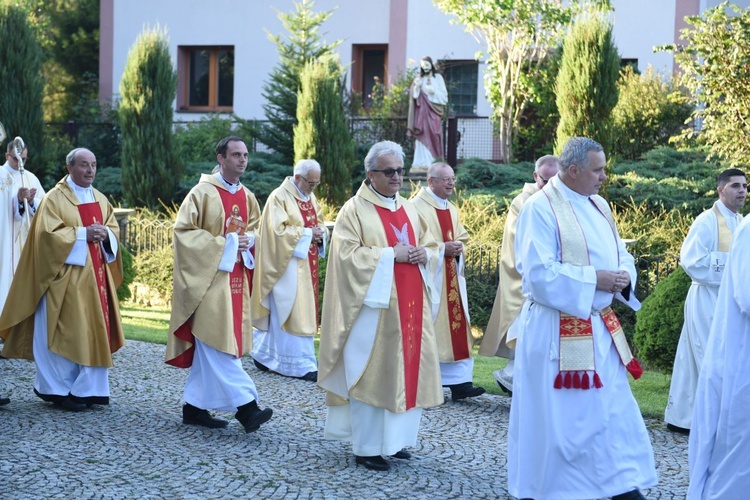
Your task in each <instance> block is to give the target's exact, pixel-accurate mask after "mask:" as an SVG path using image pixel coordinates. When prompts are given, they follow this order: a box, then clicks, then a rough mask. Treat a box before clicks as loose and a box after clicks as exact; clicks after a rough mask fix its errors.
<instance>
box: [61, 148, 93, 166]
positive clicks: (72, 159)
mask: <svg viewBox="0 0 750 500" xmlns="http://www.w3.org/2000/svg"><path fill="white" fill-rule="evenodd" d="M81 151H88V152H89V153H91V151H90V150H89V149H87V148H75V149H74V150H73V151H71V152H70V153H68V156H66V157H65V164H66V165H70V166H73V165H75V164H76V155H78V153H80V152H81Z"/></svg>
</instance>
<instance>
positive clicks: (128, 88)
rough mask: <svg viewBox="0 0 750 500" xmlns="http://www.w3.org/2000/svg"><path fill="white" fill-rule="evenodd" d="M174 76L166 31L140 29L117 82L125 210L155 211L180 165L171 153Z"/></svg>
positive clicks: (171, 192)
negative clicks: (127, 206)
mask: <svg viewBox="0 0 750 500" xmlns="http://www.w3.org/2000/svg"><path fill="white" fill-rule="evenodd" d="M176 92H177V73H176V72H175V70H174V68H173V66H172V58H171V56H170V55H169V43H168V42H167V34H166V31H162V30H161V29H159V28H158V27H157V28H155V29H149V28H146V29H144V31H143V32H142V33H141V35H140V36H139V37H138V39H137V40H136V42H135V44H134V45H133V48H132V49H130V53H129V54H128V61H127V63H126V65H125V71H124V73H123V75H122V80H120V96H121V98H122V100H121V101H120V106H119V108H118V115H119V118H120V126H121V128H122V186H123V195H124V196H125V201H126V203H127V204H128V205H130V206H138V205H146V206H148V207H150V208H158V207H159V206H160V204H159V201H160V200H161V201H164V202H167V201H169V200H171V199H172V197H173V195H174V191H175V188H176V186H177V182H178V179H179V173H180V170H181V168H180V167H181V165H180V164H179V161H178V159H177V157H176V156H175V155H174V154H173V153H172V121H173V119H172V116H173V111H172V103H173V101H174V99H175V96H176Z"/></svg>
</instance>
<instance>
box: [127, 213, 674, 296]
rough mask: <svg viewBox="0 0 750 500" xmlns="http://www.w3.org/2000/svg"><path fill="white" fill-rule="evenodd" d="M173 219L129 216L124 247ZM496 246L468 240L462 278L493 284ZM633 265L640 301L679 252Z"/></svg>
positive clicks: (162, 243)
mask: <svg viewBox="0 0 750 500" xmlns="http://www.w3.org/2000/svg"><path fill="white" fill-rule="evenodd" d="M173 231H174V222H173V221H171V220H165V219H147V218H143V217H138V216H131V217H130V218H129V219H128V220H127V230H126V231H125V234H126V240H125V242H124V244H125V246H126V247H127V249H128V250H129V251H130V252H131V253H133V254H137V253H139V252H144V251H158V250H165V249H168V248H171V247H172V233H173ZM500 250H501V248H500V245H495V244H487V243H485V244H477V243H470V244H469V245H467V247H466V278H467V281H468V282H469V283H472V282H481V283H484V284H487V285H492V286H497V284H498V282H499V277H500V259H501V252H500ZM634 258H635V267H636V270H637V271H638V280H637V283H636V296H637V297H638V298H639V299H640V300H643V299H645V298H646V297H648V296H649V295H650V294H651V293H652V292H653V290H654V287H656V285H657V284H658V283H659V281H661V280H662V279H664V278H666V277H667V276H668V275H669V273H671V272H672V271H674V269H675V268H676V267H677V266H678V265H679V262H680V257H679V255H675V254H671V253H667V254H663V255H653V254H643V255H636V256H634Z"/></svg>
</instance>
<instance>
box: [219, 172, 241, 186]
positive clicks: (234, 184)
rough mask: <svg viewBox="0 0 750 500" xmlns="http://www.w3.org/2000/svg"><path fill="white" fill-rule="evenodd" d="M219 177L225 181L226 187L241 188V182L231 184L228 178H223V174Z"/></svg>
mask: <svg viewBox="0 0 750 500" xmlns="http://www.w3.org/2000/svg"><path fill="white" fill-rule="evenodd" d="M219 177H221V180H223V181H224V183H225V184H226V185H228V186H239V185H240V181H237V182H229V181H228V180H227V178H226V177H224V176H223V175H221V174H219Z"/></svg>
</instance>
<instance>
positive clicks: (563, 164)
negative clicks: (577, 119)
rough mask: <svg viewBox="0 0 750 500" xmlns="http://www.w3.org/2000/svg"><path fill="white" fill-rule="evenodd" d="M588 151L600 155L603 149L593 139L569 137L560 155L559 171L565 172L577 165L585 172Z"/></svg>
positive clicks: (587, 162)
mask: <svg viewBox="0 0 750 500" xmlns="http://www.w3.org/2000/svg"><path fill="white" fill-rule="evenodd" d="M589 151H593V152H594V153H601V152H602V151H604V148H603V147H602V145H601V144H599V143H598V142H596V141H595V140H594V139H589V138H588V137H571V138H570V139H568V142H566V143H565V146H564V147H563V150H562V153H560V171H561V172H567V171H568V169H569V168H570V166H571V165H578V166H579V167H581V169H583V170H585V169H586V168H587V167H588V164H589Z"/></svg>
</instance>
